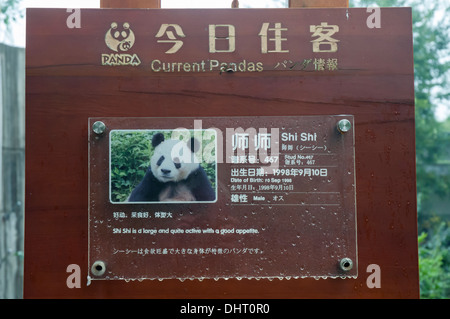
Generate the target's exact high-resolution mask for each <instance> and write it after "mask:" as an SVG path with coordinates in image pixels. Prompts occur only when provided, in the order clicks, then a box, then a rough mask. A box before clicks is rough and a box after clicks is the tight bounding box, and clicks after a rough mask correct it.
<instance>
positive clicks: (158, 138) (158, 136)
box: [152, 133, 164, 147]
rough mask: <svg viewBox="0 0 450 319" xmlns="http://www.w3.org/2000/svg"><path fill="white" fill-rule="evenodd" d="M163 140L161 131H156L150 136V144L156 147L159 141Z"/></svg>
mask: <svg viewBox="0 0 450 319" xmlns="http://www.w3.org/2000/svg"><path fill="white" fill-rule="evenodd" d="M163 141H164V134H163V133H156V134H155V135H153V138H152V146H153V147H156V146H158V145H159V144H161V142H163Z"/></svg>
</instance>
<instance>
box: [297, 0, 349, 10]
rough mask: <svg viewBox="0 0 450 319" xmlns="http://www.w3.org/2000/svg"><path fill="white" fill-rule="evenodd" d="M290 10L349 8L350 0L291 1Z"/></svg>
mask: <svg viewBox="0 0 450 319" xmlns="http://www.w3.org/2000/svg"><path fill="white" fill-rule="evenodd" d="M289 8H348V0H289Z"/></svg>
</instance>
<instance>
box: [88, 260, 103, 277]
mask: <svg viewBox="0 0 450 319" xmlns="http://www.w3.org/2000/svg"><path fill="white" fill-rule="evenodd" d="M91 272H92V274H93V275H94V276H97V277H99V276H102V275H103V274H104V273H105V272H106V265H105V263H104V262H103V261H101V260H97V261H96V262H94V263H93V264H92V267H91Z"/></svg>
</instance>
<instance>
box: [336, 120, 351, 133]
mask: <svg viewBox="0 0 450 319" xmlns="http://www.w3.org/2000/svg"><path fill="white" fill-rule="evenodd" d="M337 128H338V130H339V132H341V133H342V134H344V133H347V132H348V131H350V130H351V129H352V123H351V122H350V121H349V120H347V119H343V120H340V121H339V122H338V124H337Z"/></svg>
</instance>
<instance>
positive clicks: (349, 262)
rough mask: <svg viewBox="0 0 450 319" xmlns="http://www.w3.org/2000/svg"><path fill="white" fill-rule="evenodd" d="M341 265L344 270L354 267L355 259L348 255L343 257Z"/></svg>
mask: <svg viewBox="0 0 450 319" xmlns="http://www.w3.org/2000/svg"><path fill="white" fill-rule="evenodd" d="M339 266H340V267H341V269H342V270H343V271H349V270H351V269H352V268H353V260H351V259H350V258H347V257H346V258H342V259H341V261H340V262H339Z"/></svg>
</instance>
